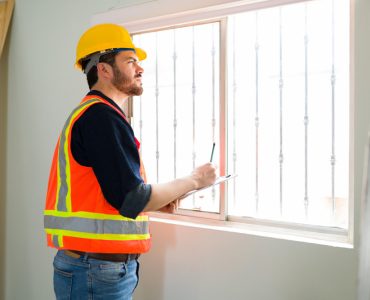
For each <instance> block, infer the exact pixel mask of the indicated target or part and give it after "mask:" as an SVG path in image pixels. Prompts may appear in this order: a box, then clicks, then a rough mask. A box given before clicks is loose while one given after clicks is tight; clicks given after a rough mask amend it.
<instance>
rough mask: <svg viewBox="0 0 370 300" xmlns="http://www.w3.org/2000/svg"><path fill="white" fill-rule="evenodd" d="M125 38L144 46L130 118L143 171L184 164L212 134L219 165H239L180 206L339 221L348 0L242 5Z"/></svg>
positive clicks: (241, 215)
mask: <svg viewBox="0 0 370 300" xmlns="http://www.w3.org/2000/svg"><path fill="white" fill-rule="evenodd" d="M173 25H176V24H173ZM223 32H225V33H226V35H225V36H223ZM226 37H227V38H226ZM134 40H135V43H137V44H138V45H140V46H141V47H143V48H144V49H146V50H147V52H148V59H147V60H146V61H144V62H143V67H144V70H145V71H144V77H143V81H144V90H145V91H144V94H143V95H142V96H141V97H140V99H134V100H133V107H134V109H133V112H134V113H133V118H132V124H133V127H134V130H135V132H136V134H137V135H138V136H140V138H141V143H142V155H143V159H144V162H145V165H146V169H147V171H148V175H149V179H150V181H157V182H163V181H166V180H171V179H173V178H176V177H181V176H184V175H187V174H189V172H191V170H192V169H193V168H194V167H195V166H197V165H199V164H202V163H204V162H206V161H208V160H209V155H210V153H211V147H212V144H213V142H215V143H216V145H217V146H216V151H215V156H214V161H215V162H218V164H219V165H220V174H221V175H224V174H235V173H236V174H238V176H237V177H236V179H234V180H231V181H229V183H228V184H227V185H225V186H223V185H220V186H216V187H213V188H210V189H207V190H205V191H203V192H201V193H199V194H194V195H193V196H191V197H189V199H186V200H184V201H183V202H182V204H181V208H182V209H181V211H180V213H186V212H194V211H196V213H198V212H209V213H212V214H214V215H217V216H218V218H221V219H225V220H238V221H240V220H241V221H243V220H247V219H250V218H253V219H261V220H276V221H283V222H292V223H299V224H302V223H303V224H312V225H322V226H331V227H340V228H347V227H348V194H349V186H348V185H349V175H348V174H349V1H348V0H340V1H334V0H315V1H307V2H300V3H296V4H289V5H282V6H276V7H272V8H263V9H257V10H251V11H246V12H242V13H238V14H232V15H228V16H225V17H222V18H220V19H217V20H212V21H207V22H206V21H204V23H198V24H197V23H193V24H188V25H186V26H184V25H182V26H178V27H176V26H174V27H172V28H171V29H164V30H157V31H150V32H144V33H138V34H135V35H134ZM222 49H226V51H222ZM223 61H224V62H226V64H225V65H224V64H223V63H222V62H223ZM223 86H226V87H227V89H226V90H227V91H226V92H225V93H224V92H223V89H222V87H223ZM223 125H224V126H223Z"/></svg>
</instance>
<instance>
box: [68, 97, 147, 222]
mask: <svg viewBox="0 0 370 300" xmlns="http://www.w3.org/2000/svg"><path fill="white" fill-rule="evenodd" d="M88 95H97V96H100V97H103V98H104V99H105V100H107V101H108V102H109V103H111V104H112V105H114V106H115V107H117V108H118V109H119V110H121V108H120V107H119V106H118V105H117V104H116V103H115V102H114V101H113V100H112V99H110V98H108V97H107V96H105V95H104V94H102V93H100V92H98V91H94V90H92V91H90V92H89V93H88ZM121 111H122V110H121ZM122 112H123V111H122ZM71 149H72V155H73V157H74V158H75V160H76V161H77V162H78V163H79V164H81V165H83V166H87V167H92V169H93V170H94V173H95V175H96V177H97V179H98V182H99V184H100V187H101V189H102V192H103V195H104V197H105V198H106V200H107V201H108V202H109V203H110V205H112V206H113V207H114V208H116V209H117V210H118V211H119V212H120V214H121V215H123V216H125V217H129V218H136V216H137V215H138V214H139V213H140V212H141V211H142V210H143V209H144V207H145V206H146V204H147V203H148V201H149V197H150V194H151V187H150V185H146V184H144V183H143V180H142V178H141V176H140V157H139V154H138V150H137V148H136V143H135V139H134V132H133V130H132V128H131V126H130V124H129V123H128V122H127V121H126V120H124V119H123V118H122V116H120V115H119V114H118V113H117V112H116V111H115V110H114V109H113V108H111V107H110V106H108V105H106V104H103V103H102V104H100V103H98V104H95V105H92V106H91V107H89V108H88V109H87V110H86V111H85V112H84V113H83V114H82V116H81V117H80V118H79V119H78V120H77V121H76V122H75V124H74V125H73V128H72V138H71Z"/></svg>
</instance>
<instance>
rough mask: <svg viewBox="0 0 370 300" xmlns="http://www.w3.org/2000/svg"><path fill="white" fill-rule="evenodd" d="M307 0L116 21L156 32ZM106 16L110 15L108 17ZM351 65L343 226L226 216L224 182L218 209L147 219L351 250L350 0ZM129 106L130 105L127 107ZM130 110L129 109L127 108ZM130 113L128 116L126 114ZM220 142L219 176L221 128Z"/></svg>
mask: <svg viewBox="0 0 370 300" xmlns="http://www.w3.org/2000/svg"><path fill="white" fill-rule="evenodd" d="M308 1H310V0H268V1H261V0H260V1H250V0H249V1H236V2H232V3H227V4H223V5H217V6H212V7H207V8H202V9H196V10H191V11H185V12H181V13H175V14H171V15H164V16H159V17H154V18H149V19H142V20H137V21H131V22H127V23H121V25H123V26H125V28H127V29H128V31H129V32H130V33H132V34H137V33H143V32H148V31H157V30H161V29H170V28H175V27H179V26H187V25H194V24H200V23H208V22H212V21H220V22H221V24H223V22H226V20H225V18H224V16H227V15H230V14H235V13H240V12H246V11H251V10H257V9H262V8H269V7H274V6H280V5H284V4H291V3H299V2H308ZM108 18H109V15H108ZM220 30H221V36H220V43H221V49H220V60H221V61H220V114H221V116H220V117H221V118H220V126H221V127H220V128H221V129H223V128H226V126H225V125H226V107H225V103H226V101H225V99H226V93H227V91H226V79H225V77H224V76H225V75H224V74H225V73H226V72H225V71H226V53H225V52H226V49H225V45H226V43H223V42H222V41H223V40H225V39H226V38H227V36H226V32H225V26H221V27H220ZM349 33H350V51H349V53H350V69H349V75H350V76H349V80H350V82H349V90H350V95H349V98H350V99H349V101H350V111H349V174H348V179H349V195H348V229H342V228H334V227H324V226H316V225H306V224H295V223H288V222H279V221H270V220H263V219H254V218H245V217H243V218H241V217H234V216H228V214H227V207H225V196H226V191H225V185H221V187H220V188H221V189H220V195H221V199H220V205H221V207H220V213H219V214H218V213H207V212H199V211H195V212H194V211H188V210H181V211H179V214H173V215H171V214H164V213H159V212H153V213H151V220H152V221H155V222H165V223H171V224H179V225H185V226H192V227H197V228H206V229H214V230H222V231H229V232H238V233H244V234H251V235H257V236H264V237H272V238H279V239H287V240H295V241H304V242H310V243H317V244H323V245H330V246H338V247H344V248H353V235H354V92H353V90H354V88H353V87H354V70H353V69H354V67H353V66H354V57H353V56H354V0H350V28H349ZM130 106H131V105H129V108H130ZM129 110H130V109H129ZM129 115H131V114H130V113H129ZM220 135H221V136H220V138H221V139H222V140H221V145H223V146H222V147H220V158H221V161H220V170H221V174H223V173H224V172H225V164H226V162H225V160H226V155H225V145H226V144H225V138H226V137H225V135H226V132H222V131H220Z"/></svg>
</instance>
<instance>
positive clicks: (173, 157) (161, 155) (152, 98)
mask: <svg viewBox="0 0 370 300" xmlns="http://www.w3.org/2000/svg"><path fill="white" fill-rule="evenodd" d="M219 35H220V28H219V23H218V22H215V23H209V24H202V25H195V26H189V27H183V28H178V29H170V30H163V31H158V32H150V33H143V34H137V35H135V36H134V42H135V43H136V44H138V45H140V47H142V48H143V49H145V50H146V51H147V53H148V58H147V59H146V60H145V61H143V68H144V76H143V84H144V93H143V95H142V96H141V97H134V101H133V105H134V110H133V111H134V116H133V120H132V124H133V128H134V130H135V133H136V135H140V139H141V143H142V144H141V146H142V149H141V151H142V157H143V160H144V162H145V167H146V170H147V173H148V179H149V181H150V182H165V181H168V180H172V179H174V178H177V177H181V176H186V175H189V174H190V173H191V171H192V170H193V169H194V167H196V166H198V165H201V164H204V163H206V162H208V161H209V160H210V155H211V150H212V143H213V142H216V144H219V135H220V132H219V115H220V112H219V102H220V100H219V86H220V84H219V82H220V79H219V61H220V54H219V48H220V47H219V43H220V39H219ZM218 159H219V154H218V151H216V152H215V155H214V161H215V162H217V160H218ZM219 198H220V197H219V187H217V188H214V189H207V190H205V191H202V192H200V193H197V194H195V195H194V196H191V197H189V198H187V199H186V200H183V201H182V202H181V205H182V208H186V209H195V210H202V211H210V212H219V207H220V204H219Z"/></svg>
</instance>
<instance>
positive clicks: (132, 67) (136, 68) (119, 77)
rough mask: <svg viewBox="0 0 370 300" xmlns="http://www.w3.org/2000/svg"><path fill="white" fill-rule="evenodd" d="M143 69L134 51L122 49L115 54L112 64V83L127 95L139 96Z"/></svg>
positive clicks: (141, 89)
mask: <svg viewBox="0 0 370 300" xmlns="http://www.w3.org/2000/svg"><path fill="white" fill-rule="evenodd" d="M143 71H144V70H143V68H142V67H141V66H140V65H139V61H138V58H137V56H136V54H135V52H133V51H122V52H120V53H119V54H117V56H116V61H115V64H114V65H113V78H112V84H113V85H114V86H115V87H116V88H117V89H118V90H119V91H121V92H123V93H125V94H126V95H128V96H140V95H141V94H142V93H143V87H142V82H141V77H142V73H143Z"/></svg>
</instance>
